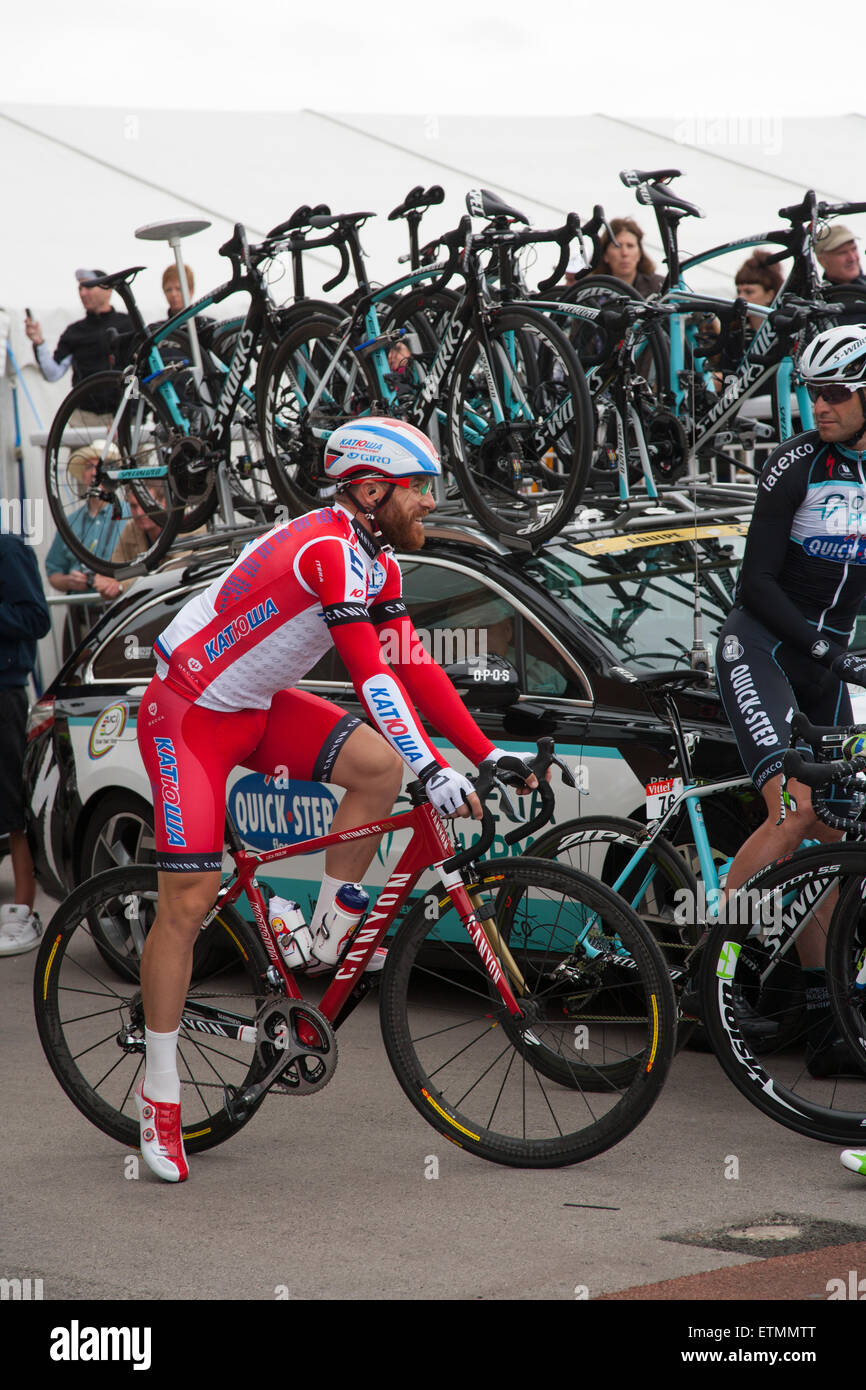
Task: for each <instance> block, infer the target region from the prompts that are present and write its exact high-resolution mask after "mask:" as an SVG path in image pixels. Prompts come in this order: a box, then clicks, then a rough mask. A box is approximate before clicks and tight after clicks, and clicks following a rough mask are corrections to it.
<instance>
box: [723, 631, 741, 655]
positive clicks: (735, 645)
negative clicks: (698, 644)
mask: <svg viewBox="0 0 866 1390" xmlns="http://www.w3.org/2000/svg"><path fill="white" fill-rule="evenodd" d="M742 655H743V648H742V647H741V646H740V643H739V642H738V640H737V638H736V637H735V636H734V634H733V633H730V634H729V635H728V636H727V637H726V638H725V640H724V643H723V644H722V656H723V657H724V658H725V661H739V659H740V657H741V656H742Z"/></svg>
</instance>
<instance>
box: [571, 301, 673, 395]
mask: <svg viewBox="0 0 866 1390" xmlns="http://www.w3.org/2000/svg"><path fill="white" fill-rule="evenodd" d="M593 291H596V292H597V293H598V294H599V295H601V294H604V293H605V292H606V293H607V295H609V296H616V295H619V296H620V297H621V298H624V299H631V300H638V301H643V299H644V295H642V294H641V293H640V292H639V291H638V290H636V289H635V288H634V286H633V285H629V284H627V283H626V281H625V280H617V278H616V276H615V275H586V276H584V278H583V279H582V280H578V282H577V284H575V285H569V286H568V288H567V289H565V290H563V291H562V292H561V293H560V294H559V295H558V298H559V299H561V300H564V301H565V302H566V303H568V304H579V303H583V302H584V300H586V299H587V298H592V292H593ZM549 312H550V313H551V314H552V316H553V318H554V319H556V314H555V312H554V311H553V310H550V311H549ZM565 322H566V316H563V320H562V322H561V323H560V322H559V321H557V327H562V328H563V332H565V333H566V336H567V338H568V340H569V342H570V343H571V344H572V347H574V349H575V351H576V352H577V355H578V357H580V358H581V362H582V364H583V366H584V367H585V368H586V367H589V366H592V365H594V363H593V362H591V361H586V362H584V360H583V357H581V353H580V350H579V347H578V344H577V343H576V342H575V341H574V340H575V337H576V336H577V335H576V331H572V332H570V333H569V332H567V331H566V329H565V327H564V324H565ZM570 322H572V323H575V322H576V321H575V320H571V321H570ZM646 343H647V346H648V347H649V350H650V352H651V354H652V365H653V377H646V374H645V373H641V375H643V376H645V377H646V380H647V382H648V383H649V385H650V388H651V389H652V391H653V393H654V394H655V395H657V396H665V395H667V394H668V392H669V390H670V358H671V353H670V344H669V341H668V335H667V331H666V329H665V328H664V326H663V325H661V324H654V325H653V326H652V327H651V328H650V329H649V331H648V333H647V335H646ZM609 346H612V343H610V344H609Z"/></svg>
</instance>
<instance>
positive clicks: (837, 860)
mask: <svg viewBox="0 0 866 1390" xmlns="http://www.w3.org/2000/svg"><path fill="white" fill-rule="evenodd" d="M864 874H866V854H864V852H863V850H862V848H861V847H859V846H856V845H853V844H852V845H833V846H828V845H822V846H819V847H817V848H815V849H807V850H800V851H799V852H798V853H797V854H795V855H793V856H792V857H791V858H790V859H788V861H787V862H786V863H782V864H775V865H771V866H770V868H769V869H767V870H765V871H764V872H763V873H762V874H756V875H755V876H754V878H752V879H750V880H749V882H748V883H747V884H746V885H744V889H743V890H742V891H741V897H740V899H739V902H738V904H737V910H736V912H734V911H733V909H732V908H730V907H729V906H728V905H727V904H726V910H727V915H728V917H729V918H732V917H736V918H737V919H739V918H743V919H744V920H743V921H742V922H740V921H739V920H736V921H733V920H729V921H727V922H725V921H723V922H721V923H720V924H719V925H718V926H717V927H716V929H715V931H714V932H713V934H712V936H711V937H710V939H709V941H708V943H707V946H706V948H705V950H704V963H703V969H702V976H701V982H700V990H701V1017H702V1019H703V1021H704V1023H705V1025H706V1027H707V1031H708V1033H709V1037H710V1042H711V1044H712V1047H713V1051H714V1052H715V1054H716V1056H717V1057H718V1059H719V1062H720V1063H721V1065H722V1067H723V1069H724V1071H725V1072H726V1074H727V1075H728V1077H729V1078H730V1079H731V1081H733V1083H734V1085H735V1086H736V1087H737V1089H738V1090H739V1091H741V1092H742V1094H743V1095H744V1096H745V1097H746V1099H747V1100H749V1101H751V1102H752V1104H753V1105H755V1106H757V1108H758V1109H759V1110H761V1111H762V1112H763V1113H764V1114H765V1115H768V1116H769V1117H770V1118H771V1119H773V1120H776V1121H778V1123H779V1124H782V1125H785V1127H786V1128H788V1129H793V1130H795V1131H796V1132H797V1133H798V1134H805V1135H806V1136H807V1137H808V1138H810V1139H820V1140H823V1141H824V1142H826V1143H830V1144H846V1143H852V1142H854V1141H858V1142H861V1143H862V1140H863V1134H864V1128H866V1069H864V1070H863V1072H862V1074H861V1072H860V1066H859V1064H858V1061H857V1056H856V1055H852V1057H851V1059H850V1060H851V1067H850V1070H851V1073H852V1074H851V1076H850V1077H848V1076H844V1075H840V1074H839V1071H838V1069H834V1074H833V1075H830V1076H821V1075H815V1074H814V1071H815V1069H816V1063H817V1070H819V1071H820V1069H821V1054H822V1052H825V1050H826V1049H828V1048H829V1049H832V1050H833V1051H834V1052H835V1046H834V1045H835V1043H836V1041H837V1039H838V1037H839V1035H840V1031H841V1030H840V1028H839V1019H837V1018H835V1017H834V1010H833V1008H832V1006H831V1003H830V1000H832V999H834V997H835V998H838V999H841V998H843V997H844V994H845V991H846V988H847V984H848V982H850V975H847V974H844V973H841V974H840V973H839V972H840V971H841V961H842V960H843V959H844V958H846V956H845V951H846V946H847V943H846V946H843V947H841V948H840V953H839V954H837V955H836V956H834V954H833V952H832V951H830V950H826V951H825V959H826V963H827V989H828V992H829V996H830V998H829V1000H828V1002H827V1004H826V1007H822V1008H809V1007H807V1000H806V990H807V988H809V986H810V984H811V983H812V980H811V978H810V977H809V975H808V973H807V972H804V971H803V970H802V969H801V967H800V965H799V961H798V959H797V957H796V954H795V951H796V943H797V938H798V936H799V935H800V933H801V931H802V930H803V929H804V927H805V926H806V925H807V924H811V926H812V929H813V930H814V931H815V932H816V933H820V934H821V935H822V936H823V937H824V939H825V940H826V936H827V931H828V927H829V924H830V921H831V920H832V919H833V916H834V914H835V915H838V916H841V914H840V913H839V912H838V909H837V903H838V902H845V901H846V893H847V892H848V891H849V890H848V883H849V882H850V880H851V878H852V877H853V876H858V877H859V878H861V879H862V877H863V875H864ZM855 886H856V884H855ZM837 894H838V898H837ZM819 978H820V977H819ZM756 1015H757V1016H759V1017H760V1019H761V1020H762V1024H763V1025H766V1024H767V1023H770V1024H775V1025H776V1028H777V1035H776V1037H768V1036H767V1034H766V1032H765V1030H764V1029H762V1030H761V1032H760V1033H758V1034H757V1035H756V1034H754V1033H753V1032H752V1031H751V1024H752V1021H753V1020H754V1018H755V1016H756ZM816 1054H818V1055H817V1056H816ZM859 1055H860V1056H861V1057H862V1047H861V1048H860V1049H859Z"/></svg>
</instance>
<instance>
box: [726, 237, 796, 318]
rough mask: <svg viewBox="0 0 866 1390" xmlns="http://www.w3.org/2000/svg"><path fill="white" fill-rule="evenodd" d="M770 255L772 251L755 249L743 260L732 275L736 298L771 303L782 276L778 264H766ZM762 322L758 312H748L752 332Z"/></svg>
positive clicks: (777, 290) (756, 302) (780, 283)
mask: <svg viewBox="0 0 866 1390" xmlns="http://www.w3.org/2000/svg"><path fill="white" fill-rule="evenodd" d="M772 256H773V252H772V251H755V252H753V254H752V255H751V256H750V257H749V259H748V260H747V261H744V262H743V264H742V265H741V266H740V268H739V270H738V271H737V273H736V275H735V276H734V284H735V285H736V287H737V298H738V299H746V300H748V302H749V303H750V304H772V302H773V300H774V299H775V298H776V295H777V294H778V293H779V290H780V289H781V288H782V280H783V278H784V277H783V275H782V270H781V267H780V266H778V265H769V264H768V262H769V261H770V260H771V259H772ZM762 322H763V318H762V316H761V315H760V314H749V327H750V328H751V329H752V332H753V333H757V331H758V329H759V328H760V326H761V324H762Z"/></svg>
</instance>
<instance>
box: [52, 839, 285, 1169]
mask: <svg viewBox="0 0 866 1390" xmlns="http://www.w3.org/2000/svg"><path fill="white" fill-rule="evenodd" d="M156 890H157V875H156V869H154V868H150V867H147V866H145V865H139V866H128V865H124V866H123V867H122V868H119V869H109V870H108V871H107V872H106V873H103V874H98V875H97V876H96V878H93V879H91V880H90V881H89V882H88V883H85V884H82V886H81V887H80V888H77V889H76V890H75V891H74V892H73V893H72V894H71V895H70V896H69V897H68V898H67V899H66V901H65V902H64V903H62V904H61V906H60V907H59V908H58V910H57V912H56V913H55V914H54V917H53V918H52V920H51V922H50V923H49V925H48V926H47V927H46V929H45V935H44V938H43V941H42V944H41V946H40V948H39V955H38V957H37V961H36V972H35V978H34V1007H35V1011H36V1024H37V1028H38V1031H39V1039H40V1042H41V1043H42V1047H43V1050H44V1052H45V1055H46V1057H47V1059H48V1062H49V1065H50V1066H51V1070H52V1071H53V1072H54V1075H55V1076H56V1078H57V1080H58V1081H59V1082H60V1085H61V1086H62V1087H63V1090H64V1091H65V1092H66V1094H67V1096H68V1097H69V1099H70V1100H71V1101H72V1102H73V1104H74V1105H75V1106H77V1108H78V1109H79V1110H80V1111H81V1113H82V1114H83V1115H85V1116H86V1117H87V1119H88V1120H90V1122H91V1124H94V1125H96V1127H97V1129H100V1130H102V1131H103V1133H104V1134H107V1135H109V1136H110V1137H111V1138H112V1139H116V1140H118V1141H119V1142H120V1143H121V1144H126V1145H127V1146H128V1147H130V1148H137V1147H138V1143H139V1121H138V1116H137V1112H136V1109H135V1102H134V1099H133V1090H134V1088H135V1087H136V1086H137V1085H138V1083H139V1081H140V1080H141V1079H142V1077H143V1076H144V1011H143V1008H142V1003H141V990H140V988H139V984H138V967H139V961H140V955H141V948H142V946H143V945H144V940H145V937H146V935H147V932H148V931H149V929H150V927H151V925H152V923H153V919H154V917H155V915H156V897H157V891H156ZM267 968H268V961H267V958H266V956H265V952H264V948H263V947H262V945H261V943H260V942H259V941H258V940H257V938H256V937H255V936H254V935H253V933H252V932H250V931H249V929H248V928H247V925H246V923H245V922H244V921H243V919H242V918H240V917H239V916H238V915H237V913H236V912H234V910H233V909H231V908H222V909H221V910H220V912H219V913H218V915H217V917H216V918H215V919H214V921H213V922H212V923H211V924H210V925H209V926H208V928H207V929H206V930H205V931H203V932H201V933H200V935H199V938H198V940H197V942H196V952H195V960H194V965H193V976H192V983H191V986H190V991H189V995H188V997H187V1002H186V1006H185V1008H184V1014H183V1018H182V1020H181V1025H180V1038H179V1041H178V1071H179V1074H180V1083H181V1117H182V1126H183V1136H184V1144H185V1146H186V1148H187V1151H188V1152H190V1153H195V1152H197V1151H199V1150H202V1149H209V1148H212V1147H213V1146H214V1145H215V1144H219V1143H221V1142H222V1141H223V1140H224V1139H227V1138H228V1137H229V1136H230V1135H231V1134H233V1133H234V1132H235V1131H236V1130H237V1129H239V1128H240V1127H241V1125H243V1124H244V1123H246V1120H247V1119H249V1118H250V1115H251V1114H252V1111H251V1112H250V1113H249V1114H245V1115H244V1116H242V1117H234V1116H230V1115H229V1113H228V1112H227V1110H226V1108H225V1096H226V1087H229V1088H232V1087H236V1088H238V1089H243V1088H244V1087H245V1086H246V1085H248V1084H250V1083H251V1082H253V1081H255V1080H256V1079H258V1075H259V1065H258V1063H257V1062H256V1056H255V1037H256V1028H255V1018H256V1012H257V1009H258V1007H259V1006H260V1004H261V1003H262V1002H263V1000H264V998H265V996H266V994H267V986H266V984H265V974H266V971H267Z"/></svg>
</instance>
